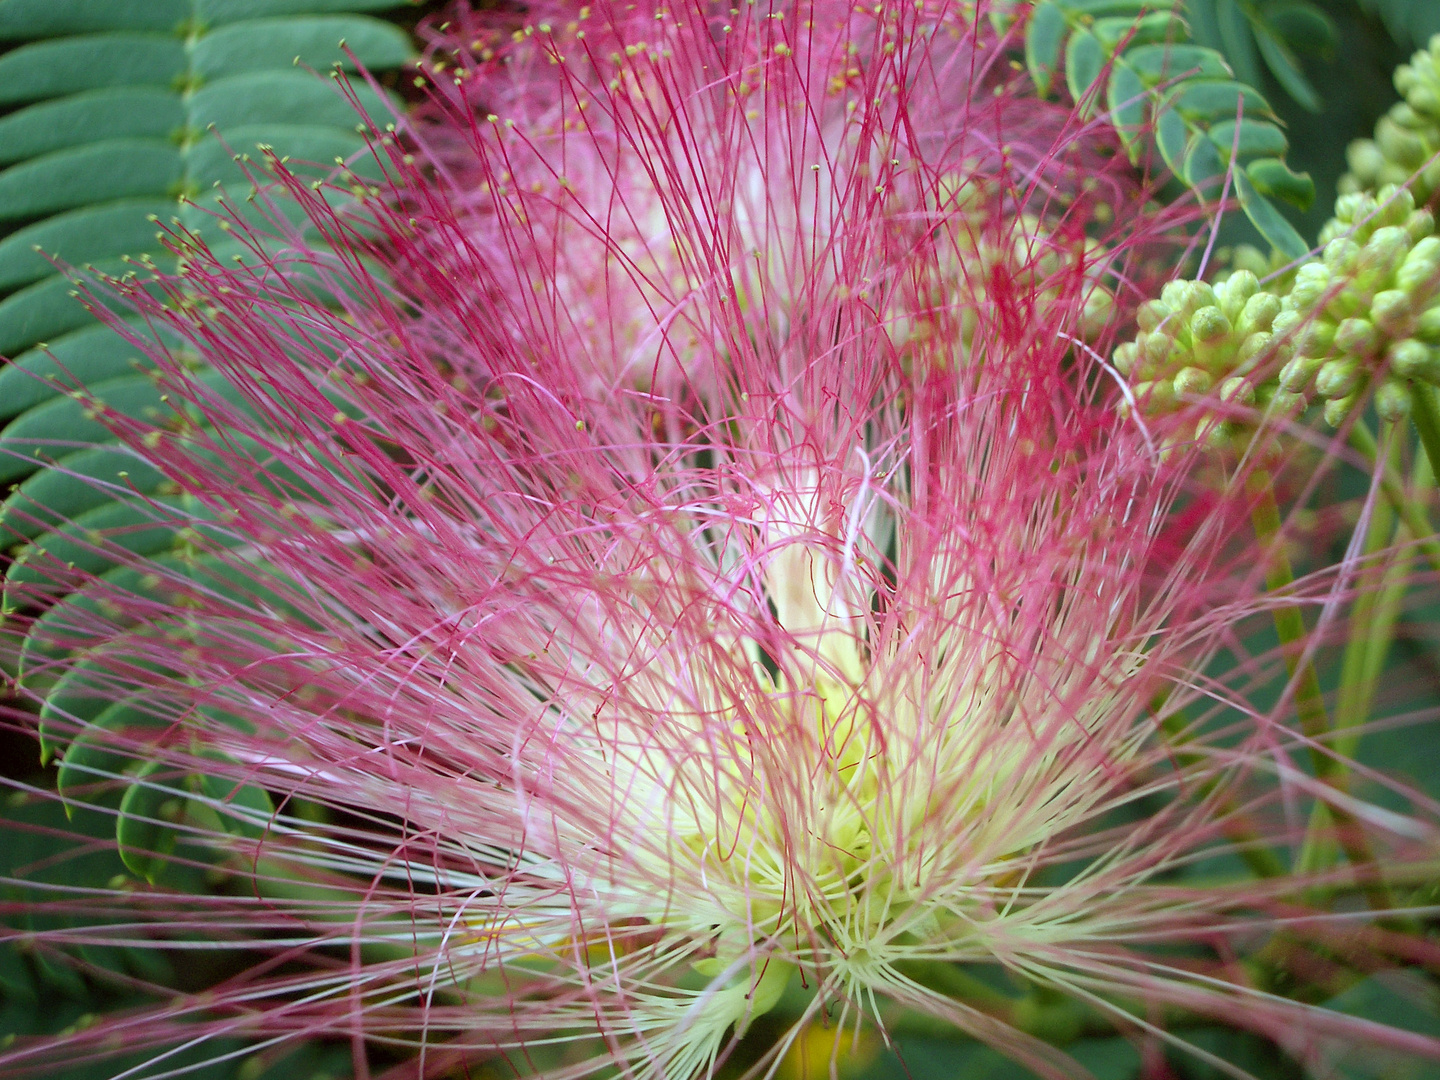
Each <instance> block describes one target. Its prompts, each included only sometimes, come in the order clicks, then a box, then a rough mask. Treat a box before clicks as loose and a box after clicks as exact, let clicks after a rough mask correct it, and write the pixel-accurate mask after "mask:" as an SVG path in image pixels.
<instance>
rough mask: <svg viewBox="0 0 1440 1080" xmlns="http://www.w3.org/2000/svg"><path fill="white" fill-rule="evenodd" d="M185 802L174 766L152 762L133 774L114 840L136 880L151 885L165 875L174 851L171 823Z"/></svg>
mask: <svg viewBox="0 0 1440 1080" xmlns="http://www.w3.org/2000/svg"><path fill="white" fill-rule="evenodd" d="M187 801H188V797H187V792H186V791H185V788H184V778H183V777H181V776H179V775H177V773H176V770H175V768H174V766H171V765H167V764H165V763H164V762H159V761H152V762H149V763H148V764H146V765H145V766H143V767H142V768H141V769H140V771H139V772H137V773H136V774H135V782H134V783H133V784H131V785H130V786H129V787H128V788H127V789H126V790H125V795H124V797H123V798H122V799H121V800H120V817H119V819H118V820H117V821H116V824H115V838H116V839H117V840H118V841H119V842H120V858H121V859H122V860H123V861H124V863H125V866H126V868H127V869H128V870H129V871H130V872H131V873H132V874H134V875H135V876H136V877H140V878H144V879H145V880H146V881H148V882H150V884H152V885H154V884H155V883H156V882H158V881H159V880H160V877H161V876H162V875H163V874H164V872H165V867H166V864H167V863H168V862H169V861H170V855H171V854H172V853H173V852H174V850H175V842H176V833H175V827H174V824H173V823H174V822H176V821H178V820H179V819H180V818H181V817H182V816H183V815H184V812H185V804H186V802H187Z"/></svg>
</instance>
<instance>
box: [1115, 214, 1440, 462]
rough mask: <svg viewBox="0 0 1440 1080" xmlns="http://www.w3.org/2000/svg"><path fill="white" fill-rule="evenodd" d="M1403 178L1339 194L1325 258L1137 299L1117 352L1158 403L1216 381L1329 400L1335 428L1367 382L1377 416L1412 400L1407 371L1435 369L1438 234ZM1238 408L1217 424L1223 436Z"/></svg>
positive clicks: (1288, 404)
mask: <svg viewBox="0 0 1440 1080" xmlns="http://www.w3.org/2000/svg"><path fill="white" fill-rule="evenodd" d="M1434 226H1435V222H1434V218H1433V217H1432V216H1431V214H1430V212H1429V211H1428V210H1423V209H1416V207H1415V201H1414V198H1413V197H1412V196H1411V194H1410V192H1409V190H1408V189H1406V188H1398V189H1397V188H1394V187H1388V188H1385V189H1384V190H1382V191H1381V192H1380V193H1379V196H1378V197H1376V196H1371V195H1368V194H1364V193H1357V194H1351V195H1342V196H1341V197H1340V198H1339V199H1338V200H1337V201H1336V206H1335V217H1334V219H1333V220H1332V221H1331V222H1330V223H1329V224H1327V225H1326V227H1325V229H1324V231H1323V232H1322V234H1321V242H1322V243H1323V244H1324V249H1323V254H1322V257H1321V258H1319V259H1316V260H1312V261H1310V262H1306V263H1303V264H1302V265H1301V266H1300V267H1299V268H1298V269H1296V270H1295V271H1294V272H1293V274H1289V275H1285V276H1283V277H1281V278H1279V279H1278V280H1276V281H1275V282H1274V283H1272V284H1271V285H1269V286H1262V285H1261V283H1260V281H1259V280H1258V279H1257V278H1256V277H1255V275H1254V274H1253V273H1252V272H1250V271H1248V270H1237V271H1234V272H1232V273H1231V274H1229V275H1228V276H1227V277H1226V278H1225V279H1224V280H1223V281H1222V282H1221V283H1220V284H1217V285H1215V286H1214V287H1213V288H1212V287H1211V286H1209V285H1207V284H1205V283H1204V282H1194V281H1177V282H1172V283H1171V284H1170V285H1167V286H1166V287H1165V290H1164V292H1162V294H1161V297H1160V299H1159V300H1158V301H1152V302H1150V303H1149V304H1146V305H1144V306H1142V308H1141V309H1140V311H1139V315H1138V321H1139V325H1140V332H1139V334H1138V335H1137V337H1136V338H1135V340H1134V341H1132V342H1127V343H1125V344H1123V345H1121V346H1119V347H1118V348H1117V349H1116V350H1115V365H1116V367H1117V368H1118V369H1119V370H1120V371H1121V373H1122V374H1126V375H1128V376H1129V378H1130V379H1131V380H1132V384H1133V387H1134V393H1135V394H1136V396H1137V397H1139V398H1143V399H1144V400H1145V401H1146V402H1148V403H1149V404H1148V408H1151V409H1154V408H1158V407H1162V406H1165V405H1166V404H1167V403H1171V402H1176V401H1178V400H1181V399H1186V398H1188V399H1191V400H1193V399H1195V398H1197V397H1199V396H1201V395H1203V394H1205V393H1207V392H1208V391H1209V390H1210V388H1211V387H1212V386H1219V388H1220V397H1221V400H1222V401H1226V402H1230V401H1233V402H1238V403H1243V404H1244V405H1246V406H1254V407H1255V408H1258V409H1261V410H1265V409H1268V410H1271V411H1272V412H1274V413H1277V414H1288V413H1292V412H1294V411H1296V410H1298V409H1301V408H1303V407H1304V406H1305V405H1306V404H1308V403H1309V402H1310V401H1311V400H1313V399H1317V398H1318V399H1319V400H1320V401H1323V402H1324V414H1325V420H1326V422H1327V423H1328V424H1330V425H1331V426H1332V427H1338V426H1339V425H1340V424H1341V423H1342V422H1343V421H1344V419H1345V417H1346V416H1347V415H1348V414H1349V413H1350V411H1351V409H1353V408H1354V406H1355V404H1356V403H1357V402H1358V401H1359V400H1360V399H1361V397H1362V396H1363V395H1364V394H1366V393H1367V392H1370V391H1372V390H1373V392H1374V395H1375V407H1376V410H1377V411H1378V412H1379V414H1380V416H1381V417H1382V419H1385V420H1401V419H1404V418H1405V417H1406V416H1407V415H1408V414H1409V412H1410V405H1411V389H1410V386H1411V383H1412V382H1414V381H1420V382H1424V383H1427V384H1435V383H1436V382H1437V380H1440V350H1437V346H1440V237H1437V236H1435V235H1434ZM1237 419H1238V417H1236V416H1231V417H1230V418H1229V419H1228V420H1227V421H1226V423H1224V424H1222V425H1220V426H1218V427H1217V426H1216V425H1214V424H1210V425H1209V427H1208V430H1209V432H1210V434H1211V436H1212V437H1213V438H1219V439H1222V440H1224V439H1228V438H1229V437H1230V435H1232V434H1233V433H1234V432H1235V431H1236V428H1235V427H1234V424H1235V422H1236V420H1237Z"/></svg>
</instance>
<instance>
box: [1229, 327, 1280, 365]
mask: <svg viewBox="0 0 1440 1080" xmlns="http://www.w3.org/2000/svg"><path fill="white" fill-rule="evenodd" d="M1273 339H1274V335H1273V334H1270V333H1269V332H1268V331H1265V330H1259V331H1256V332H1255V333H1253V334H1251V335H1250V336H1249V337H1247V338H1246V339H1245V340H1244V341H1243V342H1242V343H1241V345H1240V348H1239V349H1238V350H1237V351H1236V353H1235V371H1236V372H1237V373H1239V374H1241V375H1245V374H1248V373H1249V372H1251V371H1253V370H1255V368H1256V367H1258V366H1259V364H1260V362H1261V361H1262V360H1264V359H1266V358H1267V357H1268V356H1269V355H1270V353H1271V345H1270V343H1271V341H1272V340H1273Z"/></svg>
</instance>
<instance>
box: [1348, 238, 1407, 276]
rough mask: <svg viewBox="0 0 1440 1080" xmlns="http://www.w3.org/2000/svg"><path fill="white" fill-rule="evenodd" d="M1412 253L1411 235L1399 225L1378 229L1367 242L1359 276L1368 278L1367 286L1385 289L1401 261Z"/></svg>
mask: <svg viewBox="0 0 1440 1080" xmlns="http://www.w3.org/2000/svg"><path fill="white" fill-rule="evenodd" d="M1409 251H1410V234H1409V233H1407V232H1406V231H1405V230H1404V229H1402V228H1400V227H1399V226H1398V225H1386V226H1385V227H1384V228H1381V229H1376V230H1375V232H1374V233H1372V234H1371V236H1370V239H1369V240H1367V241H1366V242H1365V250H1364V251H1362V252H1361V253H1360V270H1359V275H1357V276H1360V275H1365V276H1366V277H1367V282H1366V284H1373V286H1374V287H1376V288H1380V287H1383V285H1384V283H1386V282H1388V281H1389V280H1390V275H1391V274H1393V273H1394V272H1395V269H1396V267H1398V266H1399V265H1400V261H1401V260H1402V259H1404V258H1405V256H1406V254H1408V253H1409Z"/></svg>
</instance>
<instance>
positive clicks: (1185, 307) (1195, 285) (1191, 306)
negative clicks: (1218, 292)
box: [1160, 281, 1216, 323]
mask: <svg viewBox="0 0 1440 1080" xmlns="http://www.w3.org/2000/svg"><path fill="white" fill-rule="evenodd" d="M1160 302H1161V303H1163V304H1164V305H1165V306H1166V307H1168V308H1169V309H1170V310H1171V311H1173V312H1175V313H1176V314H1177V315H1179V316H1180V318H1181V321H1182V322H1186V323H1188V322H1189V321H1190V316H1191V315H1193V314H1194V313H1195V312H1196V311H1197V310H1198V309H1200V308H1202V307H1214V306H1215V305H1216V297H1215V290H1214V289H1212V288H1211V287H1210V286H1209V285H1207V284H1206V283H1205V282H1203V281H1172V282H1169V283H1168V284H1167V285H1166V286H1165V287H1164V288H1163V289H1161V290H1160Z"/></svg>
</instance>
